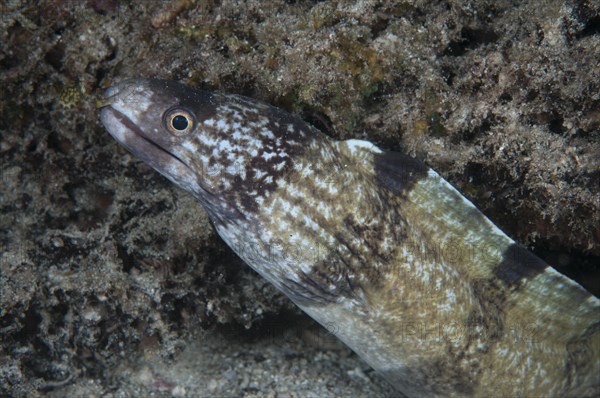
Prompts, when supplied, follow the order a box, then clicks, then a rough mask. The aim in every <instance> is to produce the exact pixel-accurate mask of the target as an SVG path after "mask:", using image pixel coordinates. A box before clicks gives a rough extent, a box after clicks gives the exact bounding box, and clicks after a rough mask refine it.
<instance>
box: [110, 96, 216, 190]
mask: <svg viewBox="0 0 600 398" xmlns="http://www.w3.org/2000/svg"><path fill="white" fill-rule="evenodd" d="M101 108H102V109H101V111H100V120H101V121H102V124H103V125H104V126H105V127H106V129H107V130H108V132H109V133H110V135H112V136H113V137H114V138H115V140H117V141H118V142H119V143H120V144H121V145H123V146H124V147H125V148H127V149H128V150H129V151H130V152H131V153H133V154H134V155H135V156H136V157H139V158H140V159H142V160H143V161H144V162H145V163H147V164H148V165H150V166H152V167H153V168H154V169H156V170H157V171H158V172H159V173H161V174H162V175H164V176H165V177H167V178H168V179H170V180H172V181H174V182H175V181H176V182H177V183H179V184H181V182H185V183H186V184H185V185H187V188H188V190H190V191H196V190H198V189H200V190H202V191H203V192H204V193H208V192H207V190H206V188H205V187H203V186H202V181H201V177H199V176H198V175H197V174H196V173H195V172H194V170H193V169H192V168H191V167H190V166H188V165H187V163H186V162H184V161H183V160H182V159H181V158H179V157H178V156H177V155H175V154H173V153H172V152H170V151H168V150H167V149H165V148H163V147H162V146H161V145H159V144H157V143H156V142H154V141H153V140H152V139H150V138H149V137H148V136H147V135H146V134H145V133H144V132H143V131H142V130H141V129H140V128H139V127H138V126H137V125H136V124H135V123H134V122H133V121H131V119H129V118H128V117H127V116H126V115H124V114H123V113H121V112H119V111H118V110H117V109H115V108H113V107H112V106H111V104H110V103H108V104H106V105H104V106H102V107H101ZM193 193H195V192H193Z"/></svg>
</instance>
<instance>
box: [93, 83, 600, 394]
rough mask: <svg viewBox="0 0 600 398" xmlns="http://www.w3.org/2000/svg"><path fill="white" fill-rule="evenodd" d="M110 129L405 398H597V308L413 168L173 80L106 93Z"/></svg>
mask: <svg viewBox="0 0 600 398" xmlns="http://www.w3.org/2000/svg"><path fill="white" fill-rule="evenodd" d="M101 120H102V123H103V124H104V126H105V127H106V129H107V130H108V131H109V133H110V134H111V135H112V136H113V137H114V138H115V139H116V140H117V141H118V142H119V143H120V144H122V145H123V146H125V147H126V148H127V149H128V150H130V151H131V152H132V153H133V154H134V155H135V156H137V157H139V158H140V159H142V160H143V161H144V162H146V163H147V164H149V165H150V166H152V167H153V168H154V169H156V170H157V171H158V172H160V173H161V174H163V175H164V176H165V177H167V178H168V179H169V180H171V181H172V182H173V183H175V184H176V185H177V186H179V187H181V188H183V189H185V190H187V191H189V192H190V193H191V194H192V195H194V196H195V197H196V198H197V200H198V201H199V202H200V203H201V204H202V205H203V206H204V208H205V209H206V211H207V212H208V214H209V216H210V219H211V221H212V223H213V224H214V226H215V228H216V230H217V232H218V234H219V235H220V236H221V237H222V238H223V240H224V241H225V242H226V243H227V244H228V245H229V246H230V247H231V248H232V249H233V250H234V251H235V252H236V253H237V254H238V255H239V256H240V257H241V258H242V259H243V260H244V261H245V262H246V263H247V264H248V265H250V266H251V267H252V268H253V269H254V270H256V271H257V272H258V273H259V274H260V275H262V276H263V277H264V278H266V279H267V280H268V281H270V282H271V283H272V284H273V285H275V286H276V287H277V288H278V289H279V290H281V291H282V292H283V293H285V294H286V295H287V296H288V297H289V298H290V299H291V300H292V301H294V303H296V304H297V305H298V306H299V307H300V308H301V309H302V310H304V311H305V312H306V313H308V314H309V315H310V316H311V317H313V318H314V319H315V320H317V321H318V322H320V323H321V324H323V325H328V328H329V330H332V331H333V332H334V334H335V335H336V336H337V337H339V338H340V339H341V340H342V341H343V342H344V343H345V344H347V345H348V346H349V347H350V348H351V349H352V350H354V351H355V352H356V353H357V354H358V355H360V356H361V357H362V358H363V359H364V360H365V361H366V362H367V363H368V364H369V365H371V366H372V367H373V368H374V369H375V370H377V371H378V372H380V373H381V374H382V375H383V376H384V377H385V378H386V379H387V380H389V382H390V383H391V384H392V385H393V386H394V387H395V388H396V389H398V390H399V391H400V392H402V393H403V394H404V395H406V396H409V397H425V396H439V397H485V396H497V397H500V396H502V397H516V396H527V397H533V396H535V397H542V396H543V397H550V396H555V397H581V396H599V395H600V378H599V377H600V376H599V375H600V301H599V300H598V299H597V298H596V297H594V296H593V295H591V294H590V293H589V292H587V291H586V290H585V289H584V288H582V287H581V286H580V285H578V284H577V283H575V282H574V281H572V280H571V279H569V278H567V277H565V276H563V275H562V274H560V273H558V272H557V271H555V270H554V269H553V268H552V267H550V266H548V265H547V264H546V263H544V262H543V261H542V260H540V259H539V258H538V257H536V256H535V255H533V254H532V253H530V252H529V251H527V250H526V249H524V248H523V247H521V246H519V245H517V244H516V243H515V242H514V241H513V240H512V239H510V238H509V237H508V236H506V235H505V234H504V233H503V232H502V231H500V230H499V229H498V228H497V227H496V226H495V225H494V224H493V223H492V222H491V221H490V220H488V219H487V218H486V217H485V216H484V215H483V214H482V213H481V212H479V211H478V210H477V208H475V206H474V205H473V204H472V203H471V202H469V201H468V200H467V199H465V198H464V197H463V196H462V195H461V194H460V193H459V192H458V191H457V190H456V189H455V188H453V187H452V186H451V185H450V184H449V183H447V182H446V181H445V180H444V179H442V178H441V177H440V176H439V175H438V174H437V173H436V172H434V171H433V170H431V169H428V168H427V167H425V166H424V165H423V164H422V163H420V162H418V161H417V160H415V159H413V158H411V157H409V156H406V155H403V154H401V153H396V152H389V151H384V150H381V149H379V148H377V147H376V146H375V145H373V144H371V143H369V142H366V141H360V140H347V141H335V140H333V139H331V138H330V137H328V136H326V135H325V134H323V133H321V132H319V131H318V130H316V129H315V128H314V127H312V126H310V125H308V124H306V123H304V122H303V121H302V120H300V119H298V118H297V117H295V116H293V115H291V114H288V113H286V112H284V111H282V110H279V109H277V108H274V107H272V106H269V105H267V104H264V103H261V102H259V101H256V100H253V99H250V98H246V97H242V96H238V95H227V94H219V93H211V92H206V91H198V90H195V89H192V88H189V87H186V86H184V85H182V84H179V83H176V82H171V81H164V80H145V79H142V80H128V81H125V82H122V83H120V84H118V85H116V86H114V87H111V88H109V89H108V90H107V92H106V93H105V100H104V103H103V104H102V110H101ZM332 325H333V326H332Z"/></svg>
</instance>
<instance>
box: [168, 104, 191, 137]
mask: <svg viewBox="0 0 600 398" xmlns="http://www.w3.org/2000/svg"><path fill="white" fill-rule="evenodd" d="M164 124H165V127H166V129H167V130H168V131H169V132H170V133H171V134H173V135H176V136H181V135H186V134H188V133H189V132H191V131H193V130H194V129H195V128H196V119H195V118H194V116H193V115H192V113H191V112H188V111H186V110H185V109H181V108H173V109H169V110H168V111H167V112H165V117H164Z"/></svg>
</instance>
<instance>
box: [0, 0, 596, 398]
mask: <svg viewBox="0 0 600 398" xmlns="http://www.w3.org/2000/svg"><path fill="white" fill-rule="evenodd" d="M599 13H600V3H598V2H596V1H593V0H582V1H576V0H567V1H553V0H551V1H539V0H529V1H523V2H516V3H515V2H512V1H502V0H500V1H496V0H493V1H492V0H489V1H487V0H484V1H460V0H458V1H454V0H449V1H444V0H441V1H425V0H423V1H406V2H393V1H378V0H356V1H350V0H349V1H302V0H296V1H294V0H268V1H252V0H248V1H234V0H221V1H218V0H214V1H213V0H196V1H194V0H175V1H171V2H166V1H158V0H151V1H141V0H135V1H130V2H119V1H117V0H89V1H86V0H80V1H60V0H45V1H40V2H26V1H18V0H9V1H3V2H2V3H0V28H1V29H0V90H1V91H0V94H1V97H0V114H1V117H0V134H1V142H0V156H1V158H0V161H1V164H0V166H1V168H0V173H1V174H0V177H1V179H0V185H1V190H0V215H1V217H0V396H5V395H6V396H15V397H21V396H23V397H25V396H39V395H47V396H66V395H68V396H77V395H81V396H84V395H85V396H130V395H131V396H133V395H147V394H158V395H160V394H163V395H167V396H211V395H220V396H223V395H228V396H273V397H287V396H289V397H293V396H302V397H304V396H319V397H323V396H350V395H351V396H373V397H375V396H382V395H386V394H388V395H390V394H393V393H392V392H391V390H390V389H389V387H388V386H387V385H386V384H385V382H384V381H382V380H381V379H380V378H378V376H376V375H374V374H373V373H372V372H371V371H370V370H369V368H368V366H366V365H365V364H364V363H362V362H361V361H360V360H359V359H358V358H356V357H355V356H354V355H353V354H350V353H348V352H346V351H344V348H335V349H332V347H331V346H329V345H325V346H323V345H322V344H316V345H315V344H314V341H313V342H312V343H311V341H312V340H314V339H312V340H311V339H301V338H297V335H305V334H306V333H304V332H302V333H295V334H294V338H291V339H284V340H283V341H284V343H282V344H275V345H273V344H271V343H273V342H274V341H277V339H281V336H282V335H285V333H286V331H285V330H287V329H288V328H300V329H306V330H310V329H311V328H313V326H310V324H309V322H308V321H307V320H306V319H305V318H304V317H303V315H301V314H300V311H299V310H297V309H296V308H295V307H294V306H293V304H291V302H290V301H289V300H287V299H286V298H285V297H284V296H282V295H281V294H279V293H278V292H276V291H275V289H273V288H272V287H271V286H270V285H269V284H268V283H267V282H265V281H264V280H262V279H261V278H260V277H259V276H258V275H256V274H255V273H254V272H253V271H252V270H251V269H250V268H249V267H247V266H246V265H245V264H244V263H243V262H242V261H241V260H239V259H238V258H237V257H236V256H235V255H234V254H233V253H232V252H231V251H230V250H229V249H228V248H227V247H226V246H225V245H224V244H223V243H222V242H221V241H220V239H219V238H218V236H217V235H216V233H215V232H214V230H213V229H212V227H211V225H210V223H209V221H208V218H207V216H206V214H205V212H204V210H203V209H202V208H201V206H200V205H199V204H197V203H195V201H194V200H193V199H192V198H191V197H190V196H189V195H187V194H186V193H184V192H182V191H180V190H179V189H177V188H176V187H174V186H172V185H171V184H170V183H169V182H168V181H167V180H165V179H164V178H163V177H161V176H160V175H159V174H158V173H156V172H154V171H153V170H151V169H150V168H149V167H147V166H146V165H144V164H143V163H142V162H140V161H138V160H136V159H135V158H134V157H133V156H131V155H130V154H129V153H127V152H126V151H125V150H123V149H121V148H120V147H119V146H118V145H117V143H116V142H114V140H113V139H112V138H111V137H110V136H109V135H108V134H107V133H106V132H105V131H104V129H103V127H102V126H101V125H100V123H99V121H98V111H97V109H96V106H95V101H96V99H97V98H98V95H99V94H100V93H101V92H102V90H103V89H104V88H106V87H108V86H110V85H111V84H114V83H117V82H118V81H120V80H121V79H124V78H128V77H160V78H168V79H175V80H179V81H182V82H185V83H187V84H189V85H191V86H195V87H199V88H202V89H208V90H221V91H226V92H232V93H238V94H243V95H247V96H251V97H254V98H258V99H261V100H263V101H265V102H268V103H271V104H273V105H276V106H279V107H281V108H283V109H286V110H288V111H290V112H293V113H295V114H298V115H299V116H301V117H302V118H303V119H305V120H307V121H308V122H310V123H312V124H313V125H315V126H316V127H318V128H320V129H321V130H323V131H324V132H326V133H327V134H329V135H331V136H333V137H335V138H337V139H349V138H359V139H366V140H369V141H372V142H374V143H375V144H377V145H378V146H380V147H381V148H385V149H390V150H399V151H404V152H406V153H409V154H411V155H413V156H415V157H417V158H419V159H421V160H423V161H424V162H426V163H427V164H428V165H429V166H431V167H432V168H434V169H435V170H437V171H438V172H439V173H440V174H441V175H442V176H443V177H445V178H446V179H447V180H448V181H450V182H451V183H452V184H454V185H455V186H456V187H457V188H458V189H459V190H460V191H462V192H463V193H464V194H465V195H466V196H467V197H468V198H469V199H470V200H471V201H473V202H474V203H475V204H476V205H477V206H478V207H479V208H480V209H481V210H482V211H483V212H484V213H485V214H486V215H487V216H488V217H490V218H491V219H492V220H493V221H494V222H495V223H496V224H497V225H498V226H499V227H500V228H501V229H503V230H504V231H505V232H506V233H507V234H509V235H510V236H511V237H513V238H514V239H515V240H517V241H519V242H520V243H522V244H525V245H527V246H528V247H530V248H531V249H532V250H534V251H535V252H536V253H538V254H539V255H541V256H542V257H543V258H544V259H545V260H546V261H548V262H549V263H551V264H552V265H553V266H555V267H556V268H557V269H559V270H560V271H561V272H563V273H566V274H567V275H569V276H571V277H573V278H574V279H576V280H577V281H578V282H580V283H582V284H583V285H584V286H586V287H587V288H588V289H589V290H591V291H592V292H593V293H595V294H596V295H598V294H599V292H600V286H599V280H600V269H599V266H598V264H599V263H600V261H598V260H599V258H598V257H599V256H600V223H599V222H598V221H599V220H600V203H599V200H600V199H599V198H600V184H599V181H600V155H599V154H600V139H599V138H600V94H599V93H600V87H599V86H600V67H599V60H600V34H599V30H600V17H599ZM274 324H276V325H278V327H276V328H274V326H273V325H274ZM299 325H300V326H299ZM307 325H309V326H307ZM224 330H236V332H235V334H234V335H233V336H234V337H232V334H231V333H224V332H223V331H224ZM274 330H276V332H273V331H274ZM206 333H208V335H209V336H217V337H210V338H207V337H206V336H207V334H206ZM325 335H326V333H325ZM203 336H204V337H203ZM243 336H254V337H249V338H250V340H252V342H253V343H252V344H248V343H247V342H246V341H245V340H244V339H245V337H243ZM261 336H270V337H268V338H266V340H265V338H263V339H261ZM273 336H276V337H275V338H274V337H273ZM318 340H322V339H318ZM198 341H200V342H204V345H202V347H201V348H197V346H196V345H197V344H198ZM224 342H225V343H224ZM190 347H196V348H193V349H192V348H190ZM256 347H260V349H259V348H256ZM273 347H278V348H281V349H273ZM190 350H191V351H192V352H196V353H197V355H200V356H204V357H203V358H206V360H204V361H200V362H198V363H195V365H194V366H179V367H175V365H173V368H172V369H177V370H178V371H177V372H171V373H169V372H167V370H169V369H170V368H169V366H170V365H169V364H180V365H181V363H189V362H190V361H189V352H190ZM340 350H341V351H340ZM186 353H187V354H186ZM186 355H188V357H186ZM211 355H213V357H211ZM185 358H187V359H185ZM186 361H187V362H186ZM219 363H221V365H219ZM224 363H226V364H227V366H225V365H223V364H224ZM127 364H131V367H130V368H129V369H135V370H129V371H124V370H123V369H124V366H125V367H126V366H127ZM240 364H241V365H240ZM286 364H287V365H286ZM161 366H165V367H164V368H161ZM219 366H221V367H220V368H219ZM215 367H216V368H215ZM259 368H260V369H262V370H261V372H258V373H257V369H259ZM172 369H171V370H172ZM215 369H216V370H215ZM209 370H211V371H212V370H215V371H214V372H213V373H211V371H209ZM117 372H120V373H118V374H117ZM128 372H129V373H128ZM195 372H197V373H198V374H203V375H209V376H206V377H204V378H198V377H196V381H195V382H194V381H190V380H193V379H194V377H195V376H194V374H195ZM286 372H287V373H286ZM122 374H126V375H128V376H127V377H130V378H129V379H127V382H125V381H124V379H123V376H120V375H122ZM135 375H137V376H136V377H134V376H135ZM198 380H201V381H202V382H199V381H198Z"/></svg>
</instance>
